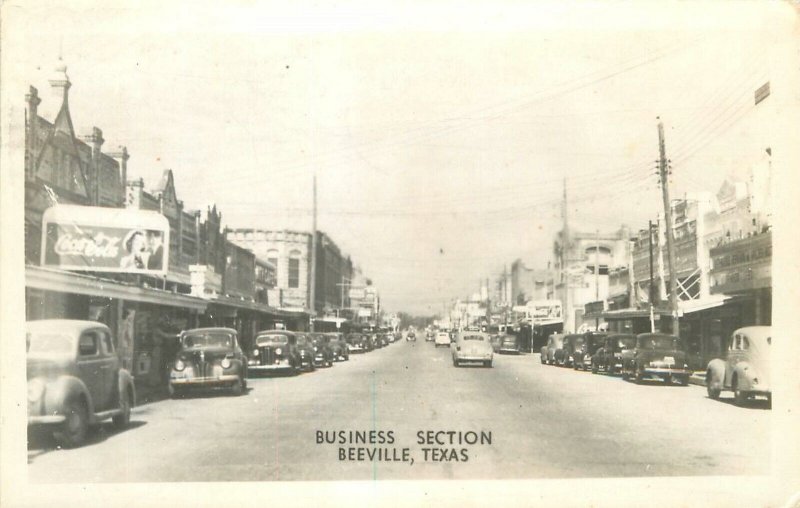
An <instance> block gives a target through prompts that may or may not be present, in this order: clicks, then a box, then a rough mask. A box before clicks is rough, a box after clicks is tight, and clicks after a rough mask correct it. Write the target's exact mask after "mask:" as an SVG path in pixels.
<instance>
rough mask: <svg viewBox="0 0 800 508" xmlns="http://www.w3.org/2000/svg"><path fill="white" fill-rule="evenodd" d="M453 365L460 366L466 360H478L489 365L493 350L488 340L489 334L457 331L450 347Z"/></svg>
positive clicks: (485, 365) (492, 357) (486, 365)
mask: <svg viewBox="0 0 800 508" xmlns="http://www.w3.org/2000/svg"><path fill="white" fill-rule="evenodd" d="M451 350H452V352H453V353H452V354H453V365H454V366H456V367H460V366H461V364H462V363H466V362H480V363H482V364H483V366H484V367H491V366H492V360H493V359H494V351H493V350H492V345H491V343H490V342H489V335H488V334H486V333H483V332H467V331H463V332H459V333H458V335H457V336H456V341H455V343H454V345H453V347H452V348H451Z"/></svg>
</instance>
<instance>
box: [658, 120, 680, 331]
mask: <svg viewBox="0 0 800 508" xmlns="http://www.w3.org/2000/svg"><path fill="white" fill-rule="evenodd" d="M658 154H659V156H658V170H659V175H660V178H661V196H662V198H663V199H664V220H665V222H666V225H665V229H666V234H667V263H669V306H670V311H671V312H672V334H673V335H678V334H679V333H680V328H679V325H680V323H679V322H678V277H677V274H676V273H675V264H676V263H675V238H674V232H673V231H672V207H671V206H670V205H671V204H670V199H669V179H668V173H669V164H668V161H667V155H666V148H665V147H664V124H663V122H661V121H660V119H659V122H658Z"/></svg>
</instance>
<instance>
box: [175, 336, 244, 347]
mask: <svg viewBox="0 0 800 508" xmlns="http://www.w3.org/2000/svg"><path fill="white" fill-rule="evenodd" d="M231 346H233V337H232V336H231V334H230V333H228V332H190V333H187V334H186V335H184V336H183V347H185V348H199V347H231Z"/></svg>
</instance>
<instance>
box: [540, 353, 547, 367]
mask: <svg viewBox="0 0 800 508" xmlns="http://www.w3.org/2000/svg"><path fill="white" fill-rule="evenodd" d="M539 360H540V361H541V362H542V365H544V364H545V363H547V360H546V359H545V357H544V356H541V355H539Z"/></svg>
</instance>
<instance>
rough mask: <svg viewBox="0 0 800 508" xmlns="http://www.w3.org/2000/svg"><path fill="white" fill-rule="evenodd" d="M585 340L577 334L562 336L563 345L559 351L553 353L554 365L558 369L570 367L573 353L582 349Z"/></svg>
mask: <svg viewBox="0 0 800 508" xmlns="http://www.w3.org/2000/svg"><path fill="white" fill-rule="evenodd" d="M585 341H586V339H585V338H584V336H583V335H581V334H578V333H569V334H567V335H565V336H564V343H563V345H562V347H561V349H558V350H556V351H555V353H553V357H554V358H555V363H556V365H558V366H559V367H572V363H573V361H574V355H575V351H576V350H578V349H580V348H581V347H583V344H584V342H585Z"/></svg>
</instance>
